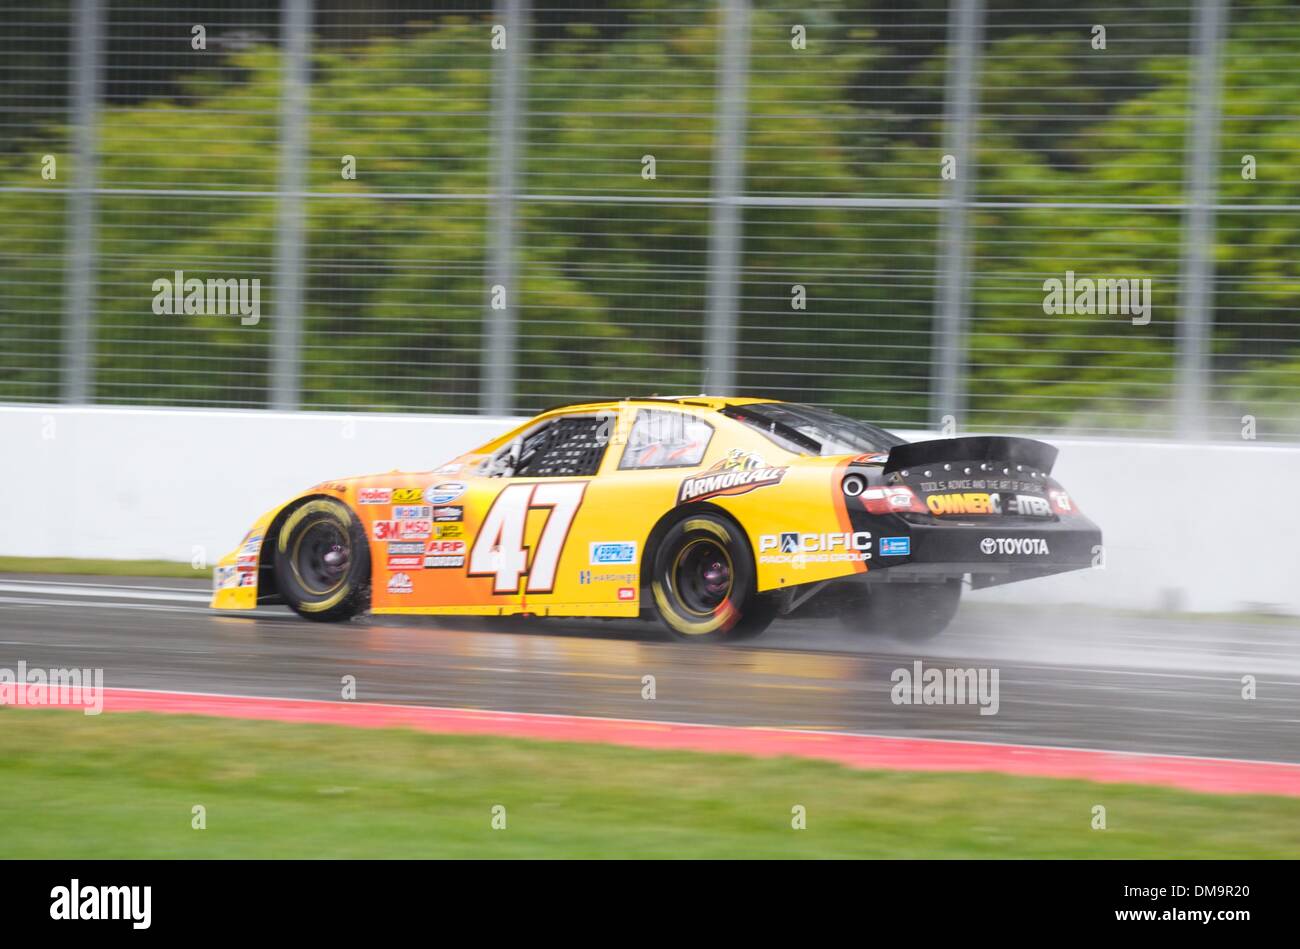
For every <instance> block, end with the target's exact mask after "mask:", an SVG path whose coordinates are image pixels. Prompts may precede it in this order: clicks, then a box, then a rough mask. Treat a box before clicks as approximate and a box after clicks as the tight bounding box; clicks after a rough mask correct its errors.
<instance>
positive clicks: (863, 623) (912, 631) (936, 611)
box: [840, 580, 961, 642]
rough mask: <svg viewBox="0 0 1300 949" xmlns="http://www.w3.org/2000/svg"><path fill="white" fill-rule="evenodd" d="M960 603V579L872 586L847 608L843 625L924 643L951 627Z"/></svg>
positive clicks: (844, 611) (855, 629) (842, 612)
mask: <svg viewBox="0 0 1300 949" xmlns="http://www.w3.org/2000/svg"><path fill="white" fill-rule="evenodd" d="M960 603H961V581H960V580H943V581H939V582H937V583H873V584H871V585H870V586H868V587H867V588H866V589H865V591H864V595H862V596H859V597H857V598H855V599H854V600H852V601H850V602H849V603H848V604H846V605H845V608H844V610H843V611H841V613H840V623H841V624H842V625H843V626H844V628H845V629H848V630H851V631H853V632H868V633H873V634H879V635H883V636H892V637H894V638H895V639H901V640H904V641H906V642H922V641H924V640H927V639H933V638H934V637H935V636H938V635H939V634H940V633H942V632H943V631H944V630H945V629H947V628H948V624H949V623H951V622H952V618H953V617H954V616H955V615H956V614H957V607H958V605H959V604H960Z"/></svg>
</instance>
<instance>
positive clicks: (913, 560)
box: [864, 515, 1101, 588]
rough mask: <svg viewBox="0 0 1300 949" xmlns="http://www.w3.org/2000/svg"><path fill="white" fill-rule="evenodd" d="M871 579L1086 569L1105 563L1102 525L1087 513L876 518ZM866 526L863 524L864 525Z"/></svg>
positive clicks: (975, 580)
mask: <svg viewBox="0 0 1300 949" xmlns="http://www.w3.org/2000/svg"><path fill="white" fill-rule="evenodd" d="M872 520H873V521H875V523H874V524H873V525H872V526H871V528H870V529H871V531H872V537H873V540H874V543H873V545H872V547H873V550H872V557H871V560H870V563H869V569H868V571H867V574H866V577H867V579H868V580H870V581H876V582H879V581H887V580H889V581H899V580H912V579H915V580H929V579H939V578H948V577H963V576H966V575H970V578H971V585H972V586H974V587H976V588H979V587H988V586H996V585H998V584H1002V583H1011V582H1014V581H1016V580H1027V579H1030V578H1032V577H1043V576H1049V575H1051V574H1054V573H1064V572H1066V571H1069V570H1082V569H1084V568H1086V567H1093V566H1096V565H1098V564H1099V563H1100V562H1101V530H1100V528H1098V527H1097V525H1095V524H1093V523H1092V522H1091V521H1089V520H1088V519H1087V518H1086V517H1082V516H1077V515H1076V516H1074V517H1071V518H1069V519H1068V520H1056V521H1040V522H1033V523H1030V522H1027V521H1026V520H1021V519H1017V520H1018V523H1016V524H1006V523H1001V524H996V525H995V524H994V523H989V524H987V525H986V524H981V523H979V522H978V521H975V522H973V523H972V522H970V521H962V522H961V523H952V522H948V523H940V522H937V521H936V522H933V523H915V522H909V521H906V520H904V519H903V518H901V517H891V518H888V520H889V521H891V522H892V523H890V524H888V525H885V524H883V523H882V521H885V520H886V519H884V518H873V519H872ZM865 527H866V525H864V528H865Z"/></svg>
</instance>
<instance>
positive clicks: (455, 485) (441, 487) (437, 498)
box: [424, 481, 465, 505]
mask: <svg viewBox="0 0 1300 949" xmlns="http://www.w3.org/2000/svg"><path fill="white" fill-rule="evenodd" d="M464 493H465V482H463V481H444V482H442V483H441V484H431V485H429V487H427V488H425V490H424V500H425V503H426V504H433V505H439V504H447V503H448V502H450V501H454V500H456V499H457V498H458V497H460V496H461V495H462V494H464Z"/></svg>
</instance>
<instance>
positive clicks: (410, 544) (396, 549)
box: [388, 540, 424, 557]
mask: <svg viewBox="0 0 1300 949" xmlns="http://www.w3.org/2000/svg"><path fill="white" fill-rule="evenodd" d="M422 553H424V541H421V540H414V541H412V540H406V541H401V540H398V541H392V542H391V543H389V545H388V555H389V556H390V557H392V556H401V555H403V554H422Z"/></svg>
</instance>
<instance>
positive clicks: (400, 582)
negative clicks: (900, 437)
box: [388, 573, 414, 593]
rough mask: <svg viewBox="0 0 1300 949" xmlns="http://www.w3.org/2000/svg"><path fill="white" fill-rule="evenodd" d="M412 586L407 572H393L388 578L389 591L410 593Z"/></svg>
mask: <svg viewBox="0 0 1300 949" xmlns="http://www.w3.org/2000/svg"><path fill="white" fill-rule="evenodd" d="M413 588H414V584H412V583H411V575H410V574H408V573H395V574H393V575H392V576H391V577H389V578H388V592H389V593H410V592H411V590H412V589H413Z"/></svg>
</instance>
